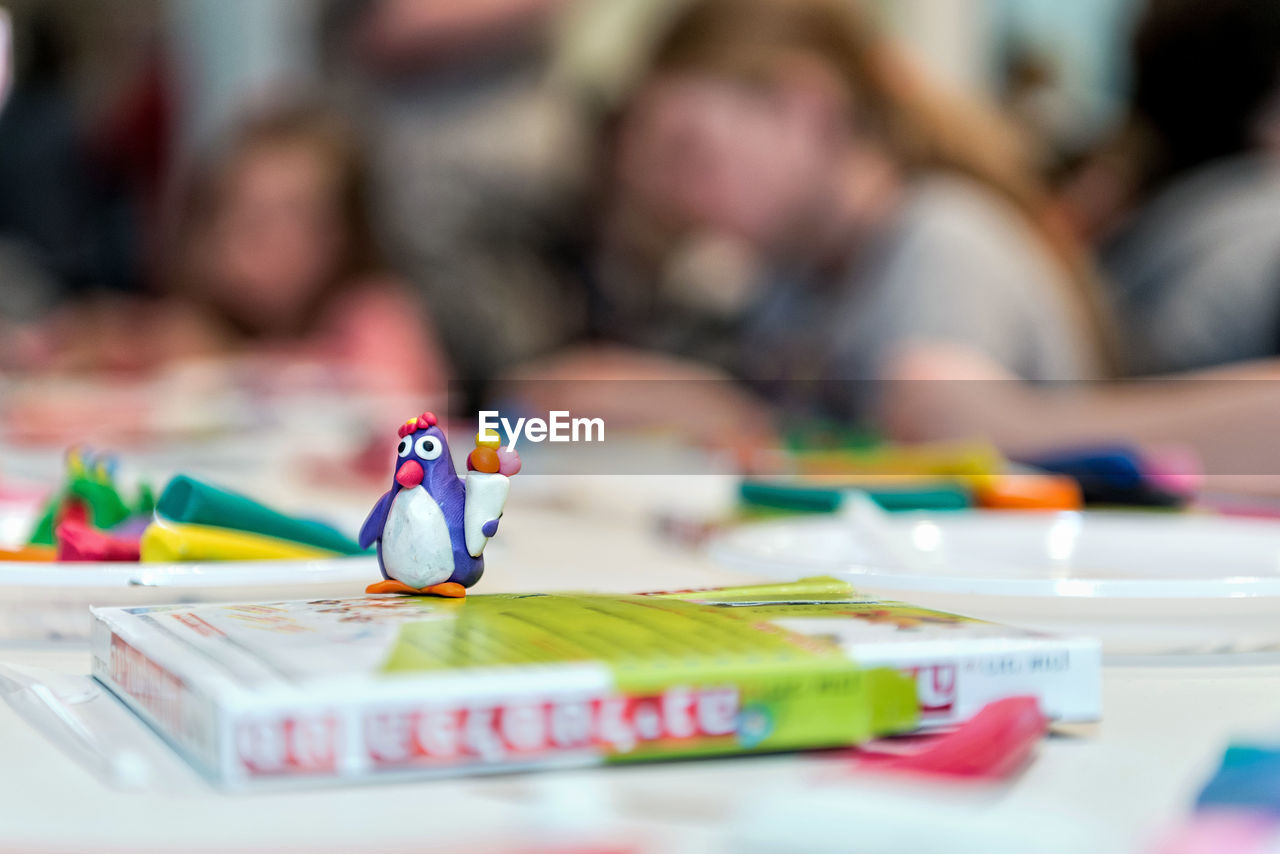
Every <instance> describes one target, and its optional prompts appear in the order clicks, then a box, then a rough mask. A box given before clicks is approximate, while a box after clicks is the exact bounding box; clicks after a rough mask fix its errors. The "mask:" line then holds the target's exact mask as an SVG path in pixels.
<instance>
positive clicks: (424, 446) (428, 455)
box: [414, 436, 444, 460]
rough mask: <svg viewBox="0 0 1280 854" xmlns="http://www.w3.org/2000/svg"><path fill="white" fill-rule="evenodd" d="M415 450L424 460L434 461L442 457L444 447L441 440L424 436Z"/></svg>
mask: <svg viewBox="0 0 1280 854" xmlns="http://www.w3.org/2000/svg"><path fill="white" fill-rule="evenodd" d="M414 450H415V451H417V452H418V456H419V457H421V458H422V459H424V460H434V459H436V458H437V457H439V456H440V452H441V451H443V450H444V446H443V445H441V444H440V440H438V439H437V438H436V437H435V436H423V437H422V438H421V439H419V440H418V443H417V444H416V445H415V446H414Z"/></svg>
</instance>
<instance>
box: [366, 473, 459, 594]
mask: <svg viewBox="0 0 1280 854" xmlns="http://www.w3.org/2000/svg"><path fill="white" fill-rule="evenodd" d="M382 566H383V568H384V569H386V571H387V575H389V576H391V577H392V578H394V579H395V580H396V581H401V582H403V583H405V584H407V585H409V586H410V587H429V586H431V585H432V584H440V583H442V582H444V581H448V580H449V576H450V575H453V546H452V544H451V543H450V541H449V526H448V525H446V524H445V521H444V513H442V512H440V505H439V504H436V500H435V499H434V498H432V497H431V496H430V495H428V494H427V491H426V490H425V489H423V488H422V487H420V486H415V487H413V488H412V489H402V490H400V491H399V492H398V493H396V497H395V499H394V500H393V501H392V502H391V512H389V513H388V514H387V524H386V527H384V528H383V530H382Z"/></svg>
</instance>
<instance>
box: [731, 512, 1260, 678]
mask: <svg viewBox="0 0 1280 854" xmlns="http://www.w3.org/2000/svg"><path fill="white" fill-rule="evenodd" d="M891 518H892V521H891V522H890V524H891V525H892V526H893V529H894V530H895V531H896V532H897V533H898V535H899V536H900V537H902V538H904V539H905V540H906V541H908V542H910V543H912V544H914V546H915V547H916V549H917V550H918V551H919V553H920V555H921V563H922V564H923V565H924V567H923V569H919V570H916V571H910V570H907V569H903V568H901V564H900V563H899V562H898V561H895V560H893V559H892V557H891V556H890V555H888V554H887V553H885V552H884V551H883V550H881V549H877V548H876V547H875V545H874V544H873V543H872V542H871V541H870V539H869V538H868V537H867V536H866V535H865V534H863V533H862V532H861V531H860V530H859V529H857V528H856V527H855V526H854V525H853V524H852V523H851V522H849V521H848V520H846V519H843V518H840V517H837V516H811V517H800V518H795V519H786V520H782V521H776V522H767V523H763V524H759V525H751V526H744V527H741V528H736V529H733V530H731V531H729V532H727V533H726V534H724V535H722V536H721V537H719V538H718V539H717V540H715V541H714V543H713V544H712V553H713V555H715V556H716V557H717V558H718V559H719V560H721V561H722V562H724V563H726V564H729V565H731V566H733V567H735V568H737V569H739V570H745V571H748V572H756V573H759V574H763V575H768V576H772V577H797V576H804V575H814V574H829V575H835V576H838V577H841V578H845V579H848V580H849V581H850V582H852V583H853V584H854V585H855V586H856V587H858V588H859V589H860V590H862V591H865V592H868V593H875V594H877V595H884V596H894V597H897V598H902V599H907V600H910V601H912V602H915V603H918V604H920V605H924V606H930V607H937V608H942V609H946V610H951V611H956V612H959V613H964V614H970V615H972V616H975V617H981V618H984V619H993V620H999V621H1002V622H1006V623H1012V624H1015V625H1022V626H1027V627H1030V628H1039V629H1047V630H1052V631H1057V632H1073V633H1085V634H1091V635H1096V636H1099V637H1101V638H1102V640H1103V641H1104V644H1105V645H1106V647H1107V650H1108V652H1110V653H1118V654H1141V655H1146V654H1152V653H1160V654H1167V653H1180V654H1211V653H1223V652H1250V653H1280V524H1278V523H1275V522H1270V521H1261V520H1252V519H1234V518H1225V517H1215V516H1189V515H1172V514H1156V513H1128V514H1123V513H1056V514H1035V513H956V514H931V515H930V514H903V515H900V516H895V517H891Z"/></svg>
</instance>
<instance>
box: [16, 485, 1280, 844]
mask: <svg viewBox="0 0 1280 854" xmlns="http://www.w3.org/2000/svg"><path fill="white" fill-rule="evenodd" d="M726 488H727V486H726V484H717V483H715V482H714V479H706V478H701V479H699V478H685V479H683V480H680V481H676V480H675V479H672V478H657V477H655V478H628V479H616V478H615V479H612V480H611V481H606V480H604V479H599V480H597V481H593V482H591V483H589V484H584V485H582V486H581V488H579V487H578V486H577V485H575V486H574V487H573V488H572V489H570V488H567V482H564V481H557V482H556V483H554V484H550V485H545V484H544V485H542V486H535V485H534V484H533V483H532V482H530V488H529V489H528V491H527V492H526V494H525V495H524V497H523V498H515V499H513V502H512V506H511V507H509V509H508V512H507V514H506V516H505V518H504V521H503V529H502V531H501V533H500V539H499V540H495V545H497V544H498V543H499V542H501V543H502V544H503V546H502V549H501V550H496V551H495V554H494V555H493V557H492V558H491V559H490V571H489V574H488V575H487V576H486V578H485V580H484V582H483V589H484V590H485V591H489V592H500V591H507V590H530V589H556V588H559V589H592V590H601V591H618V592H621V591H628V590H641V589H670V588H682V587H695V586H706V585H712V584H732V583H745V582H749V581H750V580H751V579H749V578H747V577H745V576H742V575H737V574H734V573H731V572H727V571H725V570H722V569H720V568H718V567H717V566H716V565H715V564H713V563H712V562H710V561H709V560H708V559H707V558H706V557H704V556H702V555H700V554H698V553H697V552H695V551H691V550H689V549H686V548H684V547H681V546H678V545H676V544H674V543H670V542H666V541H664V540H662V539H661V538H659V537H658V536H657V535H656V533H655V526H654V522H653V516H652V512H653V510H654V508H655V507H657V506H667V505H668V504H670V503H675V504H684V505H686V506H694V505H697V504H699V503H707V502H711V503H714V502H715V501H718V500H720V499H721V498H722V496H723V491H724V489H726ZM518 494H519V493H517V495H518ZM673 496H674V497H673ZM499 558H501V560H500V561H499ZM0 663H8V664H20V665H26V666H32V667H43V668H49V669H54V670H59V671H63V672H67V673H84V672H86V671H87V667H88V664H87V654H86V653H85V651H84V650H83V649H82V648H81V649H77V648H61V649H60V648H49V647H44V648H37V647H8V648H5V647H0ZM1104 704H1105V719H1104V721H1103V722H1102V723H1101V724H1099V725H1096V726H1088V727H1080V728H1076V729H1074V730H1073V731H1072V732H1070V733H1068V734H1060V735H1056V736H1055V737H1053V738H1051V739H1049V740H1048V741H1046V742H1045V743H1044V744H1043V745H1042V746H1041V749H1040V752H1039V755H1038V757H1037V758H1036V760H1035V761H1034V763H1033V764H1032V765H1031V766H1030V767H1029V768H1028V769H1027V770H1026V772H1025V773H1023V774H1022V775H1021V776H1020V777H1019V778H1018V779H1016V780H1015V781H1013V782H1012V783H1010V784H1007V785H1004V786H1000V787H997V788H995V789H991V790H983V791H982V792H980V793H979V794H978V795H977V796H976V800H973V801H972V802H971V804H972V805H971V809H972V811H973V812H974V813H975V814H976V813H981V814H983V815H984V816H986V817H987V818H988V819H996V820H999V821H1001V822H1006V821H1007V823H1008V826H1009V827H1010V829H1011V831H1012V830H1013V829H1014V828H1018V827H1023V828H1025V827H1027V826H1029V825H1030V826H1034V825H1035V822H1036V820H1037V817H1038V816H1042V815H1044V816H1048V815H1051V814H1056V815H1059V816H1061V815H1066V816H1067V817H1068V818H1069V819H1070V820H1072V821H1079V822H1081V823H1083V824H1084V825H1086V826H1088V827H1090V828H1092V831H1091V832H1093V833H1095V837H1096V838H1097V839H1100V840H1106V841H1108V842H1110V843H1112V844H1113V845H1114V850H1143V849H1144V848H1145V847H1146V846H1147V844H1148V842H1149V840H1150V838H1151V836H1152V835H1153V834H1154V833H1156V832H1158V831H1161V830H1163V829H1165V828H1167V827H1169V826H1170V825H1171V824H1174V823H1176V822H1177V821H1178V820H1179V819H1181V818H1184V817H1185V816H1186V814H1187V811H1188V809H1189V806H1190V803H1191V801H1192V799H1193V797H1194V795H1195V792H1196V791H1197V790H1198V788H1199V786H1200V785H1201V784H1202V783H1203V781H1204V780H1205V778H1206V777H1207V775H1209V774H1210V773H1211V772H1212V769H1213V768H1214V766H1215V765H1216V763H1217V761H1218V759H1219V757H1220V756H1221V752H1222V750H1223V748H1224V747H1225V746H1226V743H1227V741H1228V740H1229V739H1230V738H1231V737H1232V736H1233V735H1239V734H1247V733H1254V732H1260V731H1262V732H1265V731H1267V730H1268V729H1269V728H1273V727H1274V726H1275V724H1276V723H1277V722H1278V719H1280V667H1275V666H1221V665H1218V666H1212V667H1185V666H1166V667H1152V666H1144V667H1109V668H1108V669H1107V671H1106V674H1105V689H1104ZM843 768H844V763H843V762H842V760H841V759H839V758H838V757H833V756H814V755H810V756H775V757H763V758H752V759H734V760H721V761H705V762H684V763H665V764H653V765H645V766H633V767H624V768H607V769H604V768H600V769H585V770H581V771H567V772H551V773H540V774H527V775H507V776H498V777H488V778H462V779H454V780H443V781H434V782H427V783H406V784H394V785H382V786H360V787H346V788H330V789H321V790H309V791H307V790H303V791H292V792H281V793H269V794H261V793H259V794H253V795H225V794H219V793H217V792H215V791H213V790H212V789H209V788H208V787H207V786H205V784H203V783H202V782H200V781H198V780H196V779H195V778H194V775H190V779H189V780H188V781H187V783H188V785H184V786H180V787H177V789H178V791H173V792H145V793H136V792H127V791H117V790H113V789H111V788H109V787H107V786H106V785H105V784H103V783H102V782H100V781H99V780H98V779H97V778H96V777H95V776H93V775H92V774H90V773H89V772H87V771H86V770H84V769H82V768H81V767H80V766H79V765H77V764H76V763H75V762H74V761H73V760H72V759H70V758H69V757H68V756H67V755H65V754H64V753H62V752H61V751H60V750H59V749H58V748H57V747H55V746H54V745H53V744H51V743H50V742H48V741H46V740H45V739H44V737H43V736H41V735H40V734H39V733H37V732H36V731H34V730H33V729H32V728H30V727H29V726H28V725H27V724H26V723H25V721H23V720H22V719H21V718H20V717H18V716H17V715H16V714H15V713H14V712H13V711H12V710H10V709H9V708H8V707H7V706H5V705H3V704H0V852H3V851H8V850H22V851H49V852H55V851H56V852H64V851H89V850H94V851H98V850H102V849H103V848H104V847H105V848H107V849H108V850H114V849H120V850H128V851H130V852H141V851H173V850H193V851H215V850H224V849H227V848H230V847H234V848H235V850H237V851H255V850H279V848H280V846H289V847H292V848H294V849H295V850H302V849H305V850H313V851H314V850H322V851H330V850H332V851H352V850H360V851H383V850H389V851H409V850H414V851H420V850H436V849H451V848H459V847H465V848H466V849H467V850H479V851H525V850H547V848H554V847H555V846H557V845H559V844H561V843H564V844H569V843H576V844H580V843H587V842H597V843H599V842H607V843H609V844H611V845H613V846H614V848H613V849H611V850H619V849H618V846H622V849H623V850H643V851H704V850H711V851H717V850H744V836H743V834H744V833H747V832H748V829H749V828H750V827H752V826H753V822H758V820H759V819H760V816H761V815H762V812H761V810H762V806H761V805H762V804H763V805H766V807H764V810H765V813H767V812H768V809H767V805H774V806H776V805H778V804H787V803H813V804H819V803H821V804H830V803H832V801H833V800H834V802H835V803H836V804H841V803H844V801H843V800H842V799H843V798H844V797H845V793H847V798H848V802H849V803H850V804H851V805H854V804H856V803H858V801H857V798H858V789H857V788H855V787H854V784H855V783H856V778H855V777H854V776H853V775H847V774H844V773H842V769H843ZM183 771H184V772H185V769H183ZM862 779H864V780H865V779H867V778H865V777H864V778H862ZM904 797H909V798H916V799H918V801H919V804H920V809H921V815H922V816H927V815H929V812H928V811H929V810H930V808H931V805H932V804H935V803H939V802H938V801H936V800H935V799H937V798H939V797H941V796H939V795H938V794H937V793H936V792H934V791H933V790H931V789H926V788H923V787H916V788H914V789H912V790H910V791H909V792H908V793H907V794H906V795H904ZM965 803H970V801H966V802H965ZM851 808H852V807H851ZM797 834H798V835H799V836H803V835H804V831H803V830H802V829H797ZM751 850H756V849H751ZM759 850H766V848H764V847H762V848H760V849H759ZM767 850H775V849H767ZM849 850H856V849H855V848H852V847H851V848H850V849H849ZM1026 850H1032V849H1030V848H1028V849H1026Z"/></svg>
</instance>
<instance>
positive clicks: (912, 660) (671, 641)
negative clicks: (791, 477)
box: [92, 579, 1101, 788]
mask: <svg viewBox="0 0 1280 854" xmlns="http://www.w3.org/2000/svg"><path fill="white" fill-rule="evenodd" d="M94 618H95V622H94V637H93V645H92V648H93V673H94V676H95V677H96V678H97V679H99V680H100V681H101V682H102V683H104V684H105V685H106V686H108V687H109V688H110V689H111V690H112V691H113V692H114V693H115V694H116V695H117V696H119V697H120V699H122V700H123V701H124V702H125V703H126V704H127V705H128V706H129V707H130V708H132V709H133V710H134V711H135V712H136V713H137V714H138V715H139V716H140V717H142V718H143V719H144V720H145V721H147V722H148V723H149V724H150V725H151V726H152V727H153V728H154V729H155V730H156V731H157V732H159V733H160V735H161V736H163V737H164V738H165V739H166V740H168V741H169V742H170V743H171V744H172V745H173V746H174V747H175V748H176V749H177V750H178V751H179V752H180V753H182V755H183V756H185V757H186V758H187V759H188V761H190V762H191V763H192V764H193V765H194V766H195V767H196V768H197V769H199V770H200V771H201V772H203V773H204V774H205V775H206V776H208V777H209V778H211V779H212V780H214V781H215V782H217V783H219V784H222V785H225V786H227V787H231V788H242V787H246V786H255V785H264V784H271V783H277V784H279V783H283V782H290V781H292V782H303V781H314V782H321V781H326V780H354V779H391V778H397V777H406V776H429V775H440V774H456V773H475V772H482V771H497V770H518V769H528V768H536V767H546V766H552V767H562V766H566V765H582V764H593V763H613V762H626V761H636V760H646V759H671V758H684V757H695V756H716V755H727V754H739V753H753V752H774V751H788V750H801V749H816V748H827V747H837V746H846V745H852V744H857V743H860V742H862V741H866V740H868V739H871V738H875V737H879V736H882V735H887V734H895V733H902V732H910V731H916V730H919V729H923V728H933V727H941V726H949V725H953V724H956V723H960V722H963V721H964V720H966V719H967V718H968V717H970V716H972V715H973V714H975V713H976V712H978V711H979V710H980V709H981V708H982V707H983V706H984V705H986V704H987V703H989V702H992V701H994V700H999V699H1003V698H1006V697H1010V696H1027V695H1029V696H1034V697H1036V698H1037V699H1038V700H1039V702H1040V706H1041V708H1042V710H1043V712H1044V713H1045V715H1046V716H1047V717H1049V718H1051V719H1054V720H1060V721H1085V720H1093V719H1095V718H1097V717H1098V715H1099V714H1100V695H1101V684H1100V683H1101V676H1100V673H1101V669H1100V658H1101V655H1100V649H1099V646H1098V644H1097V643H1096V642H1095V641H1092V640H1088V639H1069V638H1056V637H1051V636H1047V635H1041V634H1037V633H1032V632H1027V631H1022V630H1019V629H1012V628H1009V627H1005V626H999V625H995V624H992V623H985V622H980V621H977V620H971V619H967V618H964V617H958V616H956V615H952V614H945V613H942V612H939V611H932V610H927V609H923V608H916V607H912V606H910V605H906V604H903V603H898V602H888V601H880V600H875V599H869V598H865V597H861V596H859V595H857V594H856V593H855V592H854V591H853V590H851V589H850V588H849V587H848V586H847V585H845V584H844V583H843V582H839V581H835V580H832V579H805V580H802V581H799V582H792V583H789V584H776V585H761V586H757V587H737V588H721V589H710V590H696V591H678V592H674V593H659V594H642V595H631V596H603V595H587V594H566V593H555V594H490V595H484V594H481V595H473V596H469V597H467V598H466V599H462V600H446V599H429V598H420V597H369V596H361V597H354V598H350V599H312V600H299V601H290V602H260V603H247V604H217V605H212V604H206V605H172V606H149V607H139V608H101V609H96V610H95V611H94Z"/></svg>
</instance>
